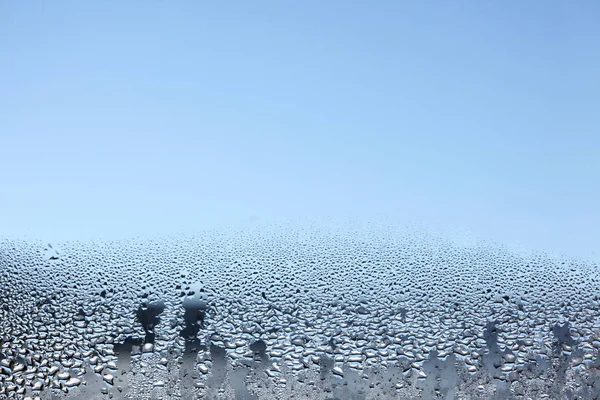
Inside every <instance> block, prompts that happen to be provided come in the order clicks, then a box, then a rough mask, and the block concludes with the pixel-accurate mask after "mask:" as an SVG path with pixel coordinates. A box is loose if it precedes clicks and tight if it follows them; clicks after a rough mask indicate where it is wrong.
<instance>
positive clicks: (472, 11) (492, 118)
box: [0, 0, 600, 256]
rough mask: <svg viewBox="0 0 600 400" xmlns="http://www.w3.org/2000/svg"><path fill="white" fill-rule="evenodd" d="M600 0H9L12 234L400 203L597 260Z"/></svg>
mask: <svg viewBox="0 0 600 400" xmlns="http://www.w3.org/2000/svg"><path fill="white" fill-rule="evenodd" d="M599 18H600V5H599V4H598V3H597V2H595V1H577V2H564V1H528V2H498V1H494V2H493V1H470V2H466V1H465V2H462V1H461V2H441V1H440V2H435V1H433V2H416V1H414V2H400V1H398V2H367V1H307V2H299V1H297V2H296V1H252V2H251V1H223V2H217V1H205V2H202V1H177V2H171V1H125V2H116V1H85V2H82V1H60V2H51V1H31V2H22V1H16V0H15V1H13V0H8V1H7V0H3V1H0V148H1V149H2V157H1V159H0V167H1V171H2V185H1V186H0V234H1V235H4V236H14V235H23V234H27V235H30V236H34V237H35V236H41V237H44V238H53V237H61V238H62V237H68V238H84V237H97V236H98V237H112V236H118V235H124V236H127V235H133V234H138V233H141V232H146V233H174V232H180V231H194V230H197V229H202V228H204V227H208V226H219V225H220V224H224V223H230V222H233V223H235V222H236V221H246V220H248V218H250V217H259V218H260V219H261V220H265V221H269V220H274V219H281V218H284V219H294V218H302V217H311V218H321V217H325V216H334V217H351V218H358V219H367V220H368V219H370V218H376V217H377V218H388V219H390V220H398V221H403V220H413V221H419V222H423V223H426V224H433V225H439V226H444V227H450V228H453V229H454V228H456V229H466V230H469V231H471V232H473V233H474V234H475V235H476V236H481V237H488V238H494V239H497V240H499V241H500V242H502V243H521V244H523V245H524V246H526V247H530V248H537V249H544V250H552V251H556V252H567V253H571V254H577V255H581V256H588V255H590V254H595V255H597V253H595V252H596V251H597V250H598V246H599V245H598V243H599V242H600V240H599V239H600V212H599V211H598V209H599V207H598V204H600V178H599V176H600V157H599V156H598V154H600V112H598V111H597V110H599V109H600V95H599V93H600V74H599V73H598V71H600V51H598V50H599V48H598V43H600V24H598V23H597V22H598V20H599Z"/></svg>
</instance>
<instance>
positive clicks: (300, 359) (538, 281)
mask: <svg viewBox="0 0 600 400" xmlns="http://www.w3.org/2000/svg"><path fill="white" fill-rule="evenodd" d="M0 278H1V284H0V398H26V399H36V398H39V399H44V398H62V397H66V398H81V399H94V398H98V399H103V398H107V399H108V398H113V399H118V398H131V399H146V398H147V399H165V398H173V399H196V398H223V399H230V398H231V399H235V398H239V399H244V398H247V399H254V398H257V399H263V398H265V399H268V398H315V399H319V398H322V399H335V398H340V399H341V398H360V399H361V398H422V397H430V398H436V397H438V398H465V399H466V398H494V397H496V398H506V397H507V396H509V397H511V396H516V398H561V399H562V398H568V397H569V396H571V397H573V398H575V397H576V396H579V397H581V398H594V397H593V396H598V395H599V394H600V374H599V371H598V368H599V367H600V359H599V356H598V354H599V351H600V312H599V298H598V296H600V281H599V278H600V275H599V274H598V267H597V266H595V265H592V264H589V263H584V262H576V261H573V260H552V259H550V258H548V257H545V256H543V255H537V256H535V255H530V254H529V255H526V256H524V255H517V254H514V253H511V252H509V251H507V250H506V249H503V248H500V247H498V246H492V245H480V246H474V247H469V248H466V247H460V246H456V245H454V244H452V243H451V242H449V241H445V240H444V239H442V238H439V237H433V236H428V235H426V234H423V233H418V232H415V231H410V232H408V231H403V230H398V229H395V228H391V227H377V228H376V229H375V228H369V229H365V228H364V227H354V226H352V225H349V226H345V227H344V228H343V229H337V230H335V229H330V228H323V227H321V228H316V227H307V226H303V227H302V228H298V227H291V226H268V227H255V228H247V229H242V230H238V231H231V230H223V231H219V232H206V233H204V234H198V235H195V236H190V235H188V236H178V237H170V238H162V239H155V240H151V239H135V240H130V241H114V242H110V241H103V242H85V243H79V242H65V243H60V244H58V245H57V246H54V247H53V246H44V245H43V244H42V243H39V242H35V241H21V240H4V241H2V242H0Z"/></svg>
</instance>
